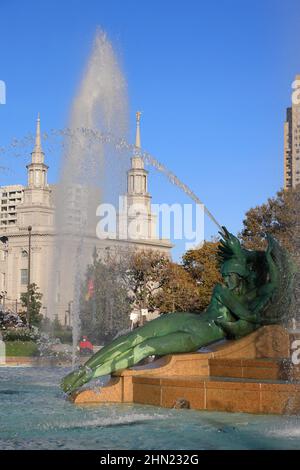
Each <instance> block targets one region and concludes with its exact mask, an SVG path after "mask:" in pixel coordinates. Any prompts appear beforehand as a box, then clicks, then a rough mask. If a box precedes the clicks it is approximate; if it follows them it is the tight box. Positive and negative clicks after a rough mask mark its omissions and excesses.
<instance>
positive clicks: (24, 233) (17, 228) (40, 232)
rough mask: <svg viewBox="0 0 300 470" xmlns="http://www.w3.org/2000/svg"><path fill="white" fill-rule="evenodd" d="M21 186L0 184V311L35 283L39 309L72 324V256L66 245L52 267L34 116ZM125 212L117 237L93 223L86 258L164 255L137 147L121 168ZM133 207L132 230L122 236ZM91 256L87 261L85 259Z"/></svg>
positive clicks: (52, 229) (48, 205) (49, 208)
mask: <svg viewBox="0 0 300 470" xmlns="http://www.w3.org/2000/svg"><path fill="white" fill-rule="evenodd" d="M139 148H140V114H139V113H137V130H136V149H137V150H138V149H139ZM26 168H27V185H26V186H22V185H10V186H2V187H0V204H1V206H0V240H1V241H0V295H1V309H2V310H11V311H13V312H20V311H21V310H22V309H23V307H22V306H21V302H20V297H21V294H22V293H26V292H27V289H28V284H29V283H35V284H36V285H37V286H38V288H39V291H40V292H41V293H42V294H43V298H42V304H43V305H42V309H41V313H42V314H43V316H44V317H47V318H49V319H51V320H53V319H54V318H55V316H57V317H58V318H59V320H60V322H61V323H62V324H67V325H69V324H71V323H72V311H71V310H72V309H71V306H72V303H73V300H74V283H73V280H72V279H71V276H69V275H68V274H69V267H70V263H72V262H73V263H74V262H75V257H76V254H75V252H74V251H72V246H69V247H67V252H68V253H69V256H67V258H66V263H65V264H66V266H65V268H62V267H61V266H62V264H61V263H60V265H59V266H60V267H59V269H58V270H57V269H56V267H55V263H56V259H55V257H56V256H57V245H58V237H59V234H58V231H57V229H56V212H55V189H56V186H55V185H50V184H49V183H48V181H47V172H48V166H47V164H46V163H45V155H44V152H43V149H42V145H41V130H40V118H39V117H38V119H37V127H36V137H35V146H34V149H33V152H32V153H31V161H30V163H29V164H28V165H27V167H26ZM122 200H123V201H125V202H126V211H122V213H121V214H118V219H117V226H118V231H117V232H118V233H117V236H116V237H114V238H112V239H109V241H108V240H103V239H101V238H99V237H98V236H97V235H96V227H95V231H94V233H93V235H92V236H90V237H89V242H88V244H87V245H88V246H87V248H88V250H87V253H89V254H88V255H87V256H90V258H91V256H92V252H93V249H95V248H96V249H97V251H98V252H100V254H101V252H102V253H103V255H104V254H105V253H107V250H108V249H112V250H121V251H123V252H124V251H125V252H126V250H129V249H138V250H141V249H142V250H148V249H151V250H155V251H159V252H161V253H162V254H164V255H167V256H170V250H171V247H172V245H171V243H170V241H169V240H163V239H159V238H158V237H157V235H156V219H155V215H154V214H153V213H152V212H151V195H150V194H149V192H148V172H147V171H146V170H145V168H144V162H143V159H142V158H141V157H140V156H139V152H138V151H137V152H136V153H135V155H133V157H132V158H131V167H130V168H129V169H128V172H127V193H126V194H125V195H123V198H122ZM135 207H137V208H138V209H137V210H138V217H137V220H138V221H139V222H138V224H135V227H136V229H135V233H134V234H131V235H128V231H127V230H126V232H124V227H126V228H127V227H128V225H129V226H130V219H131V218H135V216H136V214H135V213H134V211H135V209H134V208H135ZM89 261H91V259H87V260H86V262H87V263H88V262H89Z"/></svg>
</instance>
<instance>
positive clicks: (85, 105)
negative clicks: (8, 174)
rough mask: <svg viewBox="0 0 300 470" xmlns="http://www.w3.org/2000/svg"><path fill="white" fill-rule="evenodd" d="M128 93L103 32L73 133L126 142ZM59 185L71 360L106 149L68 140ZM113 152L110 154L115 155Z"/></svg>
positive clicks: (56, 285) (61, 301)
mask: <svg viewBox="0 0 300 470" xmlns="http://www.w3.org/2000/svg"><path fill="white" fill-rule="evenodd" d="M127 110H128V106H127V89H126V82H125V80H124V77H123V75H122V72H121V70H120V67H119V64H118V61H117V58H116V55H115V53H114V51H113V47H112V45H111V43H110V41H109V40H108V38H107V36H106V34H105V33H103V32H101V31H97V33H96V36H95V39H94V44H93V48H92V52H91V55H90V58H89V60H88V64H87V67H86V70H85V72H84V75H83V79H82V81H81V84H80V87H79V91H78V93H77V95H76V97H75V99H74V102H73V105H72V109H71V113H70V128H71V129H72V130H74V129H75V130H76V129H78V130H80V129H86V128H87V129H92V130H93V131H94V132H95V131H97V130H100V129H101V132H102V133H105V134H110V133H112V134H113V135H115V136H117V137H118V138H124V137H125V136H126V132H127V122H128V118H127V114H128V113H127ZM65 139H66V141H65V143H64V148H65V150H64V153H63V156H62V166H61V173H60V181H59V184H58V186H57V190H56V194H55V206H56V233H57V240H58V241H57V246H56V253H55V257H54V267H53V276H52V279H53V282H52V284H53V285H52V289H53V293H54V294H53V300H54V304H55V305H53V308H54V311H55V312H56V315H59V317H60V318H63V315H64V314H65V312H64V311H61V309H62V308H63V309H64V308H65V305H66V304H69V305H71V303H72V326H73V362H75V357H76V349H77V345H78V341H79V335H80V311H79V308H80V307H79V305H80V291H81V283H82V278H83V275H84V273H85V271H86V267H87V264H88V263H89V262H90V261H91V257H92V252H93V249H94V245H95V244H93V239H95V227H96V207H97V206H98V205H99V203H100V202H101V201H103V200H104V198H106V195H105V194H104V192H105V188H107V186H105V184H104V182H105V181H107V179H108V175H107V174H106V170H107V167H106V164H105V161H106V160H108V156H107V155H106V151H107V148H106V146H105V144H104V143H103V142H101V141H99V140H95V139H91V138H90V135H89V134H88V133H84V132H76V131H75V132H71V133H68V134H67V135H66V136H65ZM111 153H112V152H111V151H110V152H109V156H110V157H111V158H112V156H111ZM120 186H121V169H119V171H118V165H116V168H115V174H114V178H113V181H110V184H109V189H110V191H111V192H112V193H117V192H119V191H120Z"/></svg>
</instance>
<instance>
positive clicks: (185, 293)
mask: <svg viewBox="0 0 300 470" xmlns="http://www.w3.org/2000/svg"><path fill="white" fill-rule="evenodd" d="M164 276H165V279H164V283H163V285H162V286H161V289H160V290H159V291H158V293H157V297H156V304H157V307H158V309H159V310H160V312H161V313H167V312H195V311H198V310H199V292H198V288H197V285H196V283H195V281H194V279H193V278H192V276H191V275H190V274H189V273H188V272H187V271H186V270H185V269H184V267H183V266H181V265H179V264H176V263H172V262H169V263H168V265H167V266H166V270H165V273H164Z"/></svg>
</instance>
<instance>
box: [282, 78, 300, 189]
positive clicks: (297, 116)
mask: <svg viewBox="0 0 300 470" xmlns="http://www.w3.org/2000/svg"><path fill="white" fill-rule="evenodd" d="M298 184H300V75H296V77H295V81H294V82H293V94H292V106H291V107H289V108H287V110H286V121H285V123H284V189H289V188H295V187H296V186H297V185H298Z"/></svg>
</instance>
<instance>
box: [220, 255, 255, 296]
mask: <svg viewBox="0 0 300 470" xmlns="http://www.w3.org/2000/svg"><path fill="white" fill-rule="evenodd" d="M221 274H222V277H223V279H224V282H225V284H226V286H227V287H228V289H230V290H235V289H237V288H238V287H240V286H241V285H242V284H243V283H244V282H245V281H246V280H247V279H248V278H249V277H251V271H250V270H249V269H248V267H247V264H246V260H245V259H239V258H235V257H234V258H232V259H229V260H227V261H224V263H223V264H222V266H221Z"/></svg>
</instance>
